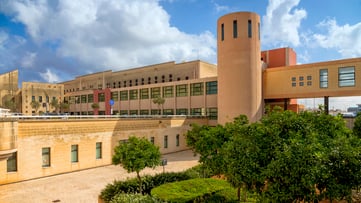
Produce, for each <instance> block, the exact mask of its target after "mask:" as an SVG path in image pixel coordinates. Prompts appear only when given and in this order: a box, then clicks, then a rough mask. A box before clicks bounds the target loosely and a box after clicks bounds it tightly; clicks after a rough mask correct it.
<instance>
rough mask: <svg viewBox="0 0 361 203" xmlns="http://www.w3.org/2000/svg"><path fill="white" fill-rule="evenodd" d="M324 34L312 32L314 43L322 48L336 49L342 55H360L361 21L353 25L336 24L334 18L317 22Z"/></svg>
mask: <svg viewBox="0 0 361 203" xmlns="http://www.w3.org/2000/svg"><path fill="white" fill-rule="evenodd" d="M319 27H321V28H326V29H327V33H326V34H317V33H316V34H313V42H314V44H316V45H318V46H320V47H322V48H327V49H329V48H332V49H337V50H338V52H339V53H340V54H341V55H342V57H345V58H346V57H359V56H361V22H360V23H357V24H355V25H349V24H345V25H338V24H337V22H336V20H335V19H328V20H325V21H322V22H321V23H319Z"/></svg>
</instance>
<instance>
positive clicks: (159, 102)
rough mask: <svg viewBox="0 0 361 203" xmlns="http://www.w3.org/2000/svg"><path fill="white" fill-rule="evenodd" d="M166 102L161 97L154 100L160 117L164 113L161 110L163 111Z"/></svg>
mask: <svg viewBox="0 0 361 203" xmlns="http://www.w3.org/2000/svg"><path fill="white" fill-rule="evenodd" d="M164 102H165V99H164V98H162V97H160V96H158V97H156V98H154V99H153V103H154V104H157V105H158V110H159V115H160V114H161V112H162V111H161V110H162V109H161V107H162V108H163V104H164Z"/></svg>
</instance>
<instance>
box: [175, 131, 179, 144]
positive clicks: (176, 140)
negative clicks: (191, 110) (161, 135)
mask: <svg viewBox="0 0 361 203" xmlns="http://www.w3.org/2000/svg"><path fill="white" fill-rule="evenodd" d="M175 146H177V147H179V134H177V135H176V136H175Z"/></svg>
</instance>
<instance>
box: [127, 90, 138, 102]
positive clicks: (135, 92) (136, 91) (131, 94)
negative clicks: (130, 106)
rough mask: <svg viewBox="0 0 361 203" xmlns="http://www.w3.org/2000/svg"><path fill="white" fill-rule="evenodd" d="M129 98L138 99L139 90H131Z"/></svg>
mask: <svg viewBox="0 0 361 203" xmlns="http://www.w3.org/2000/svg"><path fill="white" fill-rule="evenodd" d="M129 99H130V100H136V99H138V90H129Z"/></svg>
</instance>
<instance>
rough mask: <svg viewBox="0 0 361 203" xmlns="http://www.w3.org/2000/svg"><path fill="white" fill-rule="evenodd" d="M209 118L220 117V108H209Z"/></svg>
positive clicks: (215, 118)
mask: <svg viewBox="0 0 361 203" xmlns="http://www.w3.org/2000/svg"><path fill="white" fill-rule="evenodd" d="M208 118H209V120H217V119H218V109H217V108H209V109H208Z"/></svg>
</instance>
